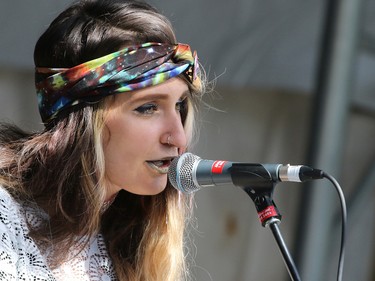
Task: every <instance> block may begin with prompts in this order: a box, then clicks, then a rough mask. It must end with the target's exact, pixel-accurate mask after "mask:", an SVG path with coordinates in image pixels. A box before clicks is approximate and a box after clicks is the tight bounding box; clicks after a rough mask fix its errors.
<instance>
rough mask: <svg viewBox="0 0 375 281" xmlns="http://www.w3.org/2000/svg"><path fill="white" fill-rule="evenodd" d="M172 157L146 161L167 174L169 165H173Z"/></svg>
mask: <svg viewBox="0 0 375 281" xmlns="http://www.w3.org/2000/svg"><path fill="white" fill-rule="evenodd" d="M171 162H172V159H171V158H168V159H162V160H155V161H146V163H147V164H148V165H149V166H150V167H151V168H152V169H154V170H156V171H157V172H158V173H160V174H167V173H168V170H169V166H170V165H171Z"/></svg>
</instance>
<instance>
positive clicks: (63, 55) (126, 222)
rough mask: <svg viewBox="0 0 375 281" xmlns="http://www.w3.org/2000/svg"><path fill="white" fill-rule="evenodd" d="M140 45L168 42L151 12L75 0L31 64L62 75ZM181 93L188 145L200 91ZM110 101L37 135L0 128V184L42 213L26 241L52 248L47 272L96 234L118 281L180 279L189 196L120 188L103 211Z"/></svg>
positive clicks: (167, 30)
mask: <svg viewBox="0 0 375 281" xmlns="http://www.w3.org/2000/svg"><path fill="white" fill-rule="evenodd" d="M144 42H165V43H176V38H175V34H174V32H173V29H172V27H171V24H170V22H169V21H168V20H167V19H166V18H165V17H164V16H163V15H161V14H160V13H159V12H158V11H157V10H155V9H154V8H153V7H151V6H149V5H148V4H145V3H143V2H139V1H125V0H124V1H121V0H97V1H94V0H87V1H80V2H77V3H75V4H73V5H72V6H70V7H69V8H67V9H66V10H65V11H64V12H62V13H61V14H60V15H59V16H58V17H57V18H56V19H55V20H54V21H53V22H52V23H51V25H50V26H49V27H48V29H47V30H46V31H45V32H44V33H43V34H42V36H41V37H40V39H39V40H38V42H37V44H36V47H35V51H34V61H35V65H36V66H37V67H57V68H67V67H72V66H75V65H78V64H80V63H83V62H85V61H88V60H91V59H94V58H97V57H100V56H103V55H106V54H108V53H111V52H114V51H117V50H119V49H120V48H121V47H123V46H126V45H129V44H139V43H144ZM35 78H36V81H39V80H40V79H43V78H44V77H43V76H42V75H41V74H38V75H36V77H35ZM188 86H189V89H190V92H191V95H190V99H189V106H188V110H187V113H186V116H184V118H183V122H184V127H185V130H186V132H187V134H188V136H190V138H191V136H192V132H193V117H194V112H195V109H196V106H197V104H198V102H199V99H200V95H201V93H202V91H203V88H199V89H196V88H194V86H193V85H190V84H188ZM110 99H111V97H108V98H105V99H103V100H102V101H100V102H98V103H96V104H92V105H90V106H86V107H84V108H80V109H77V110H75V111H73V112H70V113H69V114H67V115H65V116H63V117H61V118H58V120H57V121H56V122H54V123H53V124H48V125H47V126H46V129H45V130H44V131H43V132H40V133H26V132H24V131H22V130H20V129H19V128H17V127H15V126H10V125H6V124H2V125H1V128H0V149H1V160H0V184H1V185H3V186H4V187H6V188H7V189H8V191H9V192H10V193H11V194H12V195H13V196H14V197H15V198H16V199H17V200H19V201H22V202H24V201H27V202H35V203H36V204H37V205H38V206H39V207H40V208H41V209H42V210H44V211H45V212H46V213H47V214H48V216H49V220H44V221H42V223H41V224H40V225H38V227H37V228H35V227H34V228H32V229H31V232H30V235H31V236H32V238H33V239H34V240H35V241H36V242H37V243H38V245H40V248H41V249H42V250H43V249H46V248H50V247H51V246H52V245H53V250H54V252H53V253H54V254H53V259H52V260H51V262H50V266H51V268H53V267H56V266H58V265H59V264H61V263H62V262H63V261H64V258H65V257H66V256H67V254H68V252H69V249H71V247H72V246H73V245H74V243H75V238H76V237H77V236H83V237H88V239H89V237H92V236H93V235H95V234H97V233H98V232H101V234H102V235H103V237H104V239H105V241H106V245H107V250H108V252H109V255H110V257H111V259H112V261H113V264H114V267H115V271H116V274H117V277H118V279H119V280H163V281H164V280H173V281H175V280H180V279H183V277H184V272H185V262H184V253H183V248H184V227H185V224H186V219H187V217H188V215H189V207H188V206H189V204H188V201H189V200H190V198H187V196H185V195H182V194H179V193H178V192H177V191H176V190H175V189H174V188H172V187H171V186H170V184H169V183H168V184H167V187H166V189H165V190H164V191H163V192H162V193H160V194H158V195H155V196H140V195H135V194H131V193H129V192H126V191H125V190H122V191H120V192H119V194H118V195H117V197H116V199H115V201H114V202H113V203H112V205H111V206H110V207H109V208H108V209H107V210H105V211H104V213H103V208H102V205H103V202H104V198H105V195H106V192H105V188H104V187H103V178H104V161H105V160H104V156H103V149H102V132H103V128H104V120H105V112H106V108H107V107H108V106H109V104H110V102H109V101H110ZM30 227H31V226H30ZM88 239H87V241H86V242H88ZM82 247H83V246H82Z"/></svg>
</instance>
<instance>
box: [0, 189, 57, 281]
mask: <svg viewBox="0 0 375 281" xmlns="http://www.w3.org/2000/svg"><path fill="white" fill-rule="evenodd" d="M28 233H29V229H28V227H27V223H26V218H25V210H24V207H22V206H21V205H20V204H19V203H18V202H17V201H16V200H15V199H14V198H13V197H12V196H11V195H10V194H9V192H8V191H7V190H6V189H5V188H4V187H2V186H0V280H55V279H54V278H53V276H52V273H51V272H50V270H49V268H48V266H47V263H46V260H45V257H44V256H43V255H42V254H41V253H40V251H39V249H38V247H37V245H36V244H35V243H34V241H33V240H32V239H31V237H30V236H29V234H28Z"/></svg>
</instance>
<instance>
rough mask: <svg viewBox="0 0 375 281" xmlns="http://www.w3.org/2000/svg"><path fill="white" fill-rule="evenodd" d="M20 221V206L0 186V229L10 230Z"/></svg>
mask: <svg viewBox="0 0 375 281" xmlns="http://www.w3.org/2000/svg"><path fill="white" fill-rule="evenodd" d="M20 221H21V212H20V205H19V204H18V203H17V202H16V200H15V199H14V198H13V197H12V196H11V195H10V194H9V192H8V191H7V190H6V189H5V188H4V187H2V186H0V229H2V228H4V227H6V228H7V229H9V230H10V229H12V225H14V224H17V223H19V222H20Z"/></svg>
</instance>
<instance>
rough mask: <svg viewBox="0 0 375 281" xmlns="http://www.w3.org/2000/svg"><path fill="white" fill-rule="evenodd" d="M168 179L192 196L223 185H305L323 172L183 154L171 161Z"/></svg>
mask: <svg viewBox="0 0 375 281" xmlns="http://www.w3.org/2000/svg"><path fill="white" fill-rule="evenodd" d="M168 176H169V180H170V182H171V184H172V185H173V186H174V187H175V188H176V189H178V190H180V191H182V192H185V193H192V192H195V191H197V190H199V189H200V188H202V187H208V186H217V185H223V184H234V185H236V186H240V187H243V188H248V187H262V186H269V185H270V184H271V183H277V182H281V181H289V182H304V181H306V180H311V179H318V178H322V171H320V170H317V169H312V168H310V167H308V166H304V165H298V166H291V165H283V164H257V163H236V162H230V161H222V160H205V159H201V158H200V157H198V156H196V155H194V154H191V153H185V154H183V155H181V156H180V157H178V158H176V159H174V160H173V161H172V164H171V167H170V170H169V173H168Z"/></svg>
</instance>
